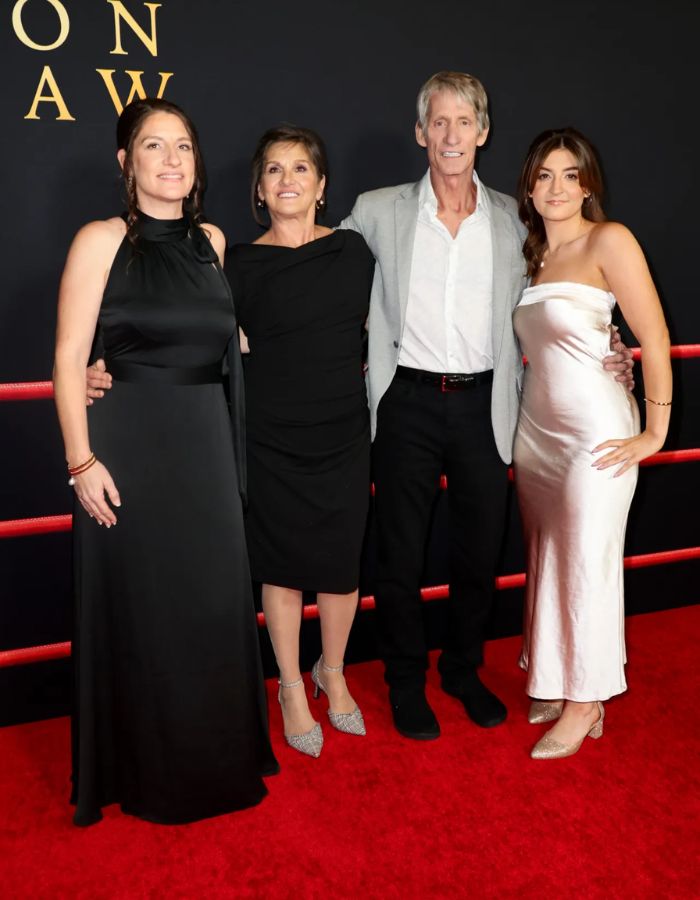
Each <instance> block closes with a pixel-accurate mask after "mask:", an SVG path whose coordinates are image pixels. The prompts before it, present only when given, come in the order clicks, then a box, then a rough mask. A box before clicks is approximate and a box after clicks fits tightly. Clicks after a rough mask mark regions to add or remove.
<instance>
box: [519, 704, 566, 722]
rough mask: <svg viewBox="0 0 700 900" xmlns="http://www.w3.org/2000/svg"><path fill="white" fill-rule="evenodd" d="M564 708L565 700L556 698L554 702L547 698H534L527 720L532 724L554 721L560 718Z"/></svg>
mask: <svg viewBox="0 0 700 900" xmlns="http://www.w3.org/2000/svg"><path fill="white" fill-rule="evenodd" d="M563 709H564V701H563V700H555V701H554V702H553V703H550V702H548V701H547V700H533V701H532V703H531V704H530V711H529V712H528V714H527V720H528V722H529V723H530V725H542V724H543V723H544V722H553V721H554V720H555V719H558V718H559V716H560V715H561V712H562V710H563Z"/></svg>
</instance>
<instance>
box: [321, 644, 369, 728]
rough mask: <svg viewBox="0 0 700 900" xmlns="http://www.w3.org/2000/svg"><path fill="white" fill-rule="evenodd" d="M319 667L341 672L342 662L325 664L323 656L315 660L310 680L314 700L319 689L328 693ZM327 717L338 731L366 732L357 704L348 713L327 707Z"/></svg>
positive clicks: (327, 670)
mask: <svg viewBox="0 0 700 900" xmlns="http://www.w3.org/2000/svg"><path fill="white" fill-rule="evenodd" d="M321 669H325V670H326V672H342V671H343V663H341V664H340V665H339V666H327V665H326V664H325V663H324V661H323V656H320V657H319V659H317V660H316V662H315V663H314V665H313V668H312V669H311V680H312V681H313V683H314V700H318V692H319V690H321V691H323V693H324V694H326V695H327V694H328V691H327V690H326V686H325V684H324V683H323V682H322V681H321V676H320V675H319V671H320V670H321ZM328 719H329V721H330V723H331V725H332V726H333V727H334V728H337V729H338V731H343V732H345V734H357V735H360V736H363V735H365V734H367V730H366V729H365V720H364V719H363V717H362V713H361V712H360V707H359V706H357V705H356V706H355V709H353V711H352V712H350V713H335V712H332V711H331V710H330V709H329V710H328Z"/></svg>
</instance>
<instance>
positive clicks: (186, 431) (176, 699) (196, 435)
mask: <svg viewBox="0 0 700 900" xmlns="http://www.w3.org/2000/svg"><path fill="white" fill-rule="evenodd" d="M117 141H118V148H119V152H118V159H119V163H120V165H121V167H122V170H123V174H124V179H125V184H126V189H127V195H128V202H129V210H128V214H127V216H126V217H125V218H115V219H109V220H107V221H103V222H91V223H90V224H88V225H86V226H85V227H84V228H83V229H81V231H80V232H79V233H78V235H77V236H76V238H75V240H74V242H73V245H72V246H71V249H70V253H69V255H68V259H67V262H66V267H65V270H64V273H63V279H62V282H61V290H60V299H59V318H58V335H57V342H56V364H55V378H54V380H55V391H56V404H57V407H58V413H59V418H60V422H61V429H62V431H63V437H64V441H65V448H66V458H67V460H68V465H69V467H70V468H69V471H70V473H71V476H72V477H71V482H70V483H72V484H73V485H74V487H75V494H76V496H77V501H78V502H76V504H75V514H74V550H75V595H76V616H75V630H74V643H73V655H74V662H75V715H74V719H73V797H72V800H73V802H74V803H75V804H76V812H75V819H74V820H75V822H76V824H78V825H89V824H91V823H93V822H96V821H98V820H99V819H100V818H101V807H102V806H105V805H107V804H109V803H114V802H119V803H120V804H121V807H122V809H123V810H124V812H128V813H131V814H133V815H136V816H139V817H141V818H144V819H148V820H150V821H153V822H162V823H182V822H189V821H193V820H195V819H200V818H205V817H208V816H213V815H218V814H220V813H225V812H229V811H231V810H235V809H239V808H242V807H246V806H250V805H252V804H255V803H258V802H259V801H260V800H261V799H262V798H263V797H264V796H265V794H266V788H265V785H264V783H263V781H262V778H261V775H263V774H271V773H272V772H273V771H275V770H276V763H275V760H274V757H273V755H272V751H271V749H270V745H269V740H268V734H267V718H266V711H265V699H264V687H263V680H262V672H261V665H260V658H259V648H258V635H257V627H256V622H255V614H254V607H253V600H252V590H251V584H250V574H249V569H248V561H247V556H246V548H245V540H244V534H243V521H242V510H241V498H240V492H241V490H243V489H244V468H243V467H242V465H241V462H242V458H241V457H242V454H241V453H240V452H239V454H238V459H237V457H236V449H237V448H238V438H239V436H240V435H241V433H242V423H241V419H240V418H239V416H238V415H237V412H238V409H239V404H238V403H237V401H238V398H239V396H240V394H239V390H240V356H239V349H238V343H237V335H236V321H235V316H234V311H233V305H232V301H231V296H230V292H229V289H228V286H227V283H226V280H225V278H224V277H223V273H222V270H221V267H220V264H219V257H220V256H221V255H222V254H223V251H224V246H225V241H224V236H223V234H222V233H221V232H220V231H219V229H218V228H216V227H215V226H213V225H201V224H200V218H201V214H200V202H201V191H202V187H203V167H202V163H201V157H200V154H199V148H198V145H197V138H196V133H195V130H194V127H193V125H192V123H191V122H190V120H189V119H188V118H187V117H186V116H185V114H184V113H183V112H182V111H181V110H180V109H179V108H178V107H176V106H175V105H174V104H171V103H167V102H166V101H162V100H143V101H141V100H139V101H136V102H134V103H131V104H129V105H128V106H127V107H126V108H125V109H124V112H123V113H122V115H121V116H120V118H119V123H118V126H117ZM97 326H99V329H100V333H101V338H102V342H103V346H104V352H105V356H106V360H107V366H108V368H109V371H110V373H111V375H112V378H113V385H112V389H111V391H110V392H109V394H108V396H107V397H106V398H105V399H104V400H102V401H101V402H100V403H99V404H95V405H93V406H91V408H90V409H89V414H88V415H86V410H85V365H86V362H87V359H88V354H89V352H90V346H91V343H92V341H93V336H94V333H95V330H96V327H97ZM226 355H227V356H228V365H229V370H230V381H231V391H232V409H233V415H232V417H229V412H228V408H227V404H226V399H225V395H224V389H223V384H222V374H221V373H222V363H223V359H224V357H225V356H226ZM232 424H233V428H232ZM113 478H114V480H113ZM115 482H116V484H118V486H119V489H118V490H117V487H116V485H115ZM115 508H116V509H115ZM117 522H118V527H112V526H115V525H117ZM98 526H102V527H98Z"/></svg>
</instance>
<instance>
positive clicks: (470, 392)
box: [372, 377, 508, 689]
mask: <svg viewBox="0 0 700 900" xmlns="http://www.w3.org/2000/svg"><path fill="white" fill-rule="evenodd" d="M372 464H373V477H374V483H375V522H376V529H377V574H376V580H375V597H376V609H377V620H378V626H379V628H378V631H379V641H380V650H381V653H382V657H383V659H384V662H385V666H386V669H385V676H384V677H385V680H386V682H387V683H388V684H389V685H390V686H391V687H393V688H398V689H402V688H404V689H405V688H413V687H422V686H423V685H424V684H425V672H426V669H427V668H428V654H427V646H426V641H425V633H424V625H423V609H422V602H421V598H420V588H421V580H422V576H423V568H424V557H425V546H426V541H427V537H428V531H429V528H430V523H431V516H432V510H433V505H434V502H435V499H436V495H437V492H438V490H439V479H440V474H441V473H443V472H444V473H445V474H446V475H447V482H448V487H447V501H448V508H449V567H450V598H449V600H448V622H447V634H446V637H445V641H444V644H443V650H442V654H441V656H440V660H439V663H438V669H439V671H440V673H441V675H442V679H443V682H444V683H446V684H447V683H449V684H450V686H452V687H453V688H457V689H459V687H460V682H461V681H462V680H463V679H464V677H465V675H466V674H468V673H470V672H472V671H473V670H474V669H475V668H476V666H478V665H479V664H480V663H481V662H482V658H483V642H484V626H485V622H486V619H487V616H488V613H489V610H490V607H491V603H492V599H493V592H494V577H495V574H496V563H497V557H498V554H499V551H500V547H501V542H502V538H503V532H504V525H505V514H506V499H507V494H508V476H507V469H506V466H505V465H504V463H503V462H502V460H501V459H500V457H499V455H498V451H497V450H496V444H495V441H494V437H493V430H492V427H491V384H488V383H487V384H481V385H476V386H474V387H468V388H467V389H466V390H461V391H453V392H446V393H442V392H441V391H440V388H439V387H437V386H435V385H430V384H424V383H420V382H417V381H406V380H402V379H399V378H398V377H395V378H394V380H393V381H392V383H391V385H390V387H389V389H388V391H387V393H386V394H385V395H384V397H382V400H381V403H380V405H379V410H378V420H377V435H376V438H375V442H374V446H373V456H372Z"/></svg>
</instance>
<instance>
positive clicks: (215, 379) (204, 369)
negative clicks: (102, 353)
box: [105, 359, 223, 385]
mask: <svg viewBox="0 0 700 900" xmlns="http://www.w3.org/2000/svg"><path fill="white" fill-rule="evenodd" d="M105 364H106V366H107V371H108V372H109V374H110V375H111V376H112V378H114V379H115V380H116V381H130V382H132V383H133V384H180V385H188V384H220V383H221V382H223V375H222V373H221V364H220V363H217V364H216V365H215V366H197V367H195V368H180V367H175V366H144V365H142V364H141V363H130V362H122V361H121V360H117V359H111V360H105Z"/></svg>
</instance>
